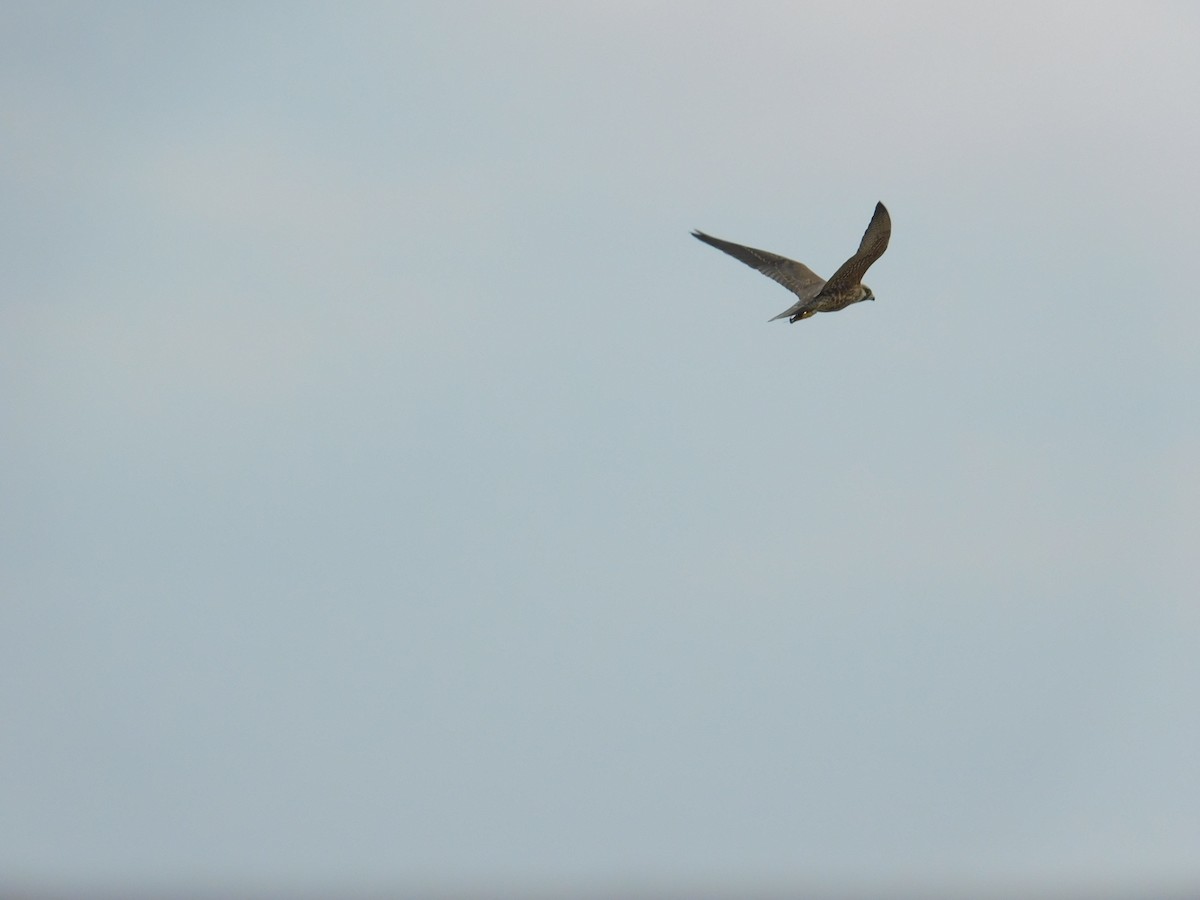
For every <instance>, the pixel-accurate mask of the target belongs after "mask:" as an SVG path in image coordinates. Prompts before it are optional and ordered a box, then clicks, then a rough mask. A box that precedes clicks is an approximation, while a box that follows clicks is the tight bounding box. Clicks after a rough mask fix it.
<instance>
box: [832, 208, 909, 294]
mask: <svg viewBox="0 0 1200 900" xmlns="http://www.w3.org/2000/svg"><path fill="white" fill-rule="evenodd" d="M891 236H892V217H891V216H889V215H888V211H887V208H886V207H884V205H883V204H882V203H876V204H875V215H873V216H871V224H870V225H868V226H867V230H866V231H865V232H864V233H863V237H862V243H860V244H859V245H858V252H856V253H855V254H854V255H853V256H852V257H850V258H849V259H848V260H846V261H845V262H844V263H842V265H841V268H839V269H838V270H837V271H836V272H834V273H833V277H831V278H830V279H829V280H828V281H827V282H825V286H824V287H822V288H821V293H822V294H832V293H834V292H837V291H843V290H845V289H846V288H852V287H854V286H855V285H856V284H861V283H862V279H863V276H864V275H865V274H867V269H869V268H871V263H873V262H875V260H877V259H879V257H881V256H883V251H884V250H886V249H887V245H888V239H889V238H890V237H891Z"/></svg>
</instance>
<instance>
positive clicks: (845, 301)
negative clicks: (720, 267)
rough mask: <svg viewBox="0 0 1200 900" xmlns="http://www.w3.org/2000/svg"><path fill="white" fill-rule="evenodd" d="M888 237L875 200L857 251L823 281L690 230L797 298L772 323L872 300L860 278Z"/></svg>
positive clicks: (787, 262)
mask: <svg viewBox="0 0 1200 900" xmlns="http://www.w3.org/2000/svg"><path fill="white" fill-rule="evenodd" d="M891 236H892V218H891V216H889V215H888V211H887V209H886V207H884V205H883V204H882V203H876V204H875V214H874V215H873V216H872V217H871V224H870V225H868V226H867V230H866V232H865V233H864V234H863V237H862V241H861V242H860V243H859V245H858V250H857V251H856V252H855V254H854V255H853V256H852V257H850V258H849V259H848V260H846V261H845V262H844V263H842V265H841V267H840V268H839V269H838V270H837V271H836V272H834V273H833V277H832V278H830V279H829V280H828V281H825V280H824V279H823V278H821V276H820V275H818V274H817V273H816V272H814V271H813V270H812V269H810V268H809V267H808V266H806V265H804V264H803V263H798V262H796V261H795V260H792V259H787V258H786V257H783V256H779V255H778V254H775V253H768V252H767V251H766V250H755V249H754V248H753V247H744V246H742V245H741V244H735V243H733V242H732V241H723V240H721V239H720V238H715V237H712V236H711V235H707V234H705V233H704V232H703V231H693V232H692V237H694V238H696V239H697V240H701V241H704V243H706V244H709V245H710V246H713V247H716V248H717V249H718V250H722V251H724V252H725V253H728V254H729V255H730V256H732V257H733V258H734V259H737V260H741V261H742V262H744V263H745V264H746V265H748V266H750V267H751V268H752V269H757V270H758V271H760V272H762V273H763V274H764V275H766V276H767V277H768V278H773V279H774V280H775V281H778V282H779V283H780V284H782V285H783V286H784V287H785V288H787V289H788V290H789V291H791V292H792V293H793V294H795V295H796V296H797V297H799V298H800V300H799V302H798V303H796V304H794V305H792V306H789V307H788V308H787V309H785V310H784V311H783V312H781V313H780V314H779V315H777V316H774V317H773V318H772V319H771V321H772V322H774V321H775V319H783V318H786V319H788V321H790V322H798V321H800V320H801V319H807V318H808V317H809V316H811V315H814V314H815V313H819V312H834V311H836V310H839V309H845V308H846V307H847V306H849V305H850V304H851V303H858V302H860V301H862V300H874V299H875V295H874V294H873V293H871V289H870V288H869V287H867V286H866V285H865V284H863V283H862V278H863V275H865V274H866V273H867V269H869V268H870V267H871V263H873V262H875V260H877V259H879V257H881V256H883V251H884V250H886V249H887V245H888V239H889V238H890V237H891Z"/></svg>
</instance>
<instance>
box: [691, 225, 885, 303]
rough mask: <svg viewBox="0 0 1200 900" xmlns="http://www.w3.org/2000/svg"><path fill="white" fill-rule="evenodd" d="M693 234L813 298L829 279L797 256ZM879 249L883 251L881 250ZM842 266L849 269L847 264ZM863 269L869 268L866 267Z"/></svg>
mask: <svg viewBox="0 0 1200 900" xmlns="http://www.w3.org/2000/svg"><path fill="white" fill-rule="evenodd" d="M884 215H885V216H886V215H887V213H884ZM869 230H870V229H868V231H869ZM692 237H694V238H696V239H697V240H700V241H704V243H706V244H708V245H709V246H711V247H716V248H717V249H718V250H723V251H724V252H726V253H728V254H729V255H730V256H732V257H733V258H734V259H737V260H741V261H742V262H744V263H745V264H746V265H748V266H749V267H750V268H752V269H757V270H758V271H760V272H762V273H763V274H764V275H766V276H767V277H768V278H772V279H774V280H775V281H778V282H779V283H780V284H782V285H783V286H784V287H785V288H787V289H788V290H789V291H791V292H792V293H793V294H796V295H797V296H799V297H811V296H812V295H813V294H815V293H816V292H817V291H818V290H820V288H821V286H822V285H823V284H825V279H823V278H822V277H821V276H820V275H818V274H817V273H816V272H814V271H813V270H812V269H810V268H809V267H808V266H806V265H804V263H798V262H796V261H795V260H794V259H788V258H787V257H784V256H780V255H779V254H777V253H770V252H768V251H766V250H755V249H754V248H753V247H744V246H742V245H741V244H735V243H733V241H723V240H721V239H720V238H715V237H713V236H712V235H709V234H705V233H704V232H703V231H693V232H692ZM886 244H887V238H886V237H885V238H884V245H885V246H886ZM879 252H880V253H882V252H883V251H882V250H880V251H879ZM867 265H870V263H867ZM842 268H845V266H843V267H842ZM863 270H864V271H866V267H865V266H864V267H863Z"/></svg>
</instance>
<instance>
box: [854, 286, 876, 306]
mask: <svg viewBox="0 0 1200 900" xmlns="http://www.w3.org/2000/svg"><path fill="white" fill-rule="evenodd" d="M858 289H859V290H860V291H862V296H861V297H859V298H858V299H859V302H861V301H863V300H874V299H875V294H873V293H872V292H871V289H870V288H869V287H867V286H866V285H865V284H860V285H859V286H858Z"/></svg>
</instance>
